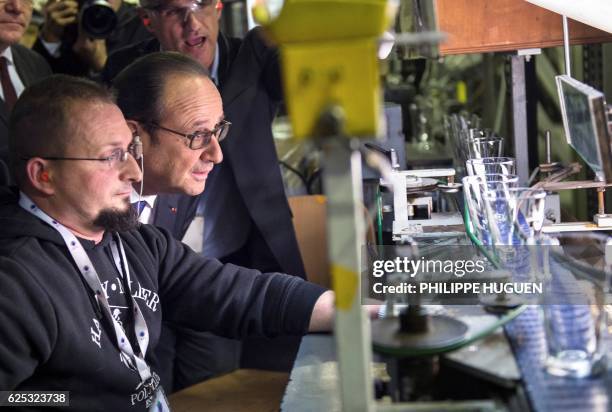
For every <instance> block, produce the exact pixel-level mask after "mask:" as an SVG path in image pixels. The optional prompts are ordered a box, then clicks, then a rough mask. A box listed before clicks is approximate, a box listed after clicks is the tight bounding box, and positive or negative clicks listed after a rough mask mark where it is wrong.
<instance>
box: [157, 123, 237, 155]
mask: <svg viewBox="0 0 612 412" xmlns="http://www.w3.org/2000/svg"><path fill="white" fill-rule="evenodd" d="M145 123H146V124H148V125H149V126H152V127H155V128H157V129H160V130H165V131H166V132H170V133H174V134H176V135H178V136H182V137H184V138H186V139H187V140H189V145H188V146H189V148H190V149H192V150H198V149H202V148H203V147H206V146H208V145H209V144H210V140H211V139H212V137H213V136H215V137H216V138H217V141H218V142H220V141H222V140H223V139H225V137H226V136H227V132H228V131H229V127H230V125H231V123H230V122H228V121H227V120H221V121H220V122H219V123H217V124H216V125H215V127H214V128H213V129H212V130H202V131H197V132H194V133H190V134H187V133H181V132H177V131H176V130H172V129H168V128H167V127H164V126H161V125H159V124H157V123H155V122H145Z"/></svg>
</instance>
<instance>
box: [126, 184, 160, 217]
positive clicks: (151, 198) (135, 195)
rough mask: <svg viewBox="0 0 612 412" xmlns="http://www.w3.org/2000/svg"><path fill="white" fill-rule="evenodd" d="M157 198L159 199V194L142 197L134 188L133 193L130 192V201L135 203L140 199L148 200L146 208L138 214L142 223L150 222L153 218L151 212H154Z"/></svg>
mask: <svg viewBox="0 0 612 412" xmlns="http://www.w3.org/2000/svg"><path fill="white" fill-rule="evenodd" d="M155 199H157V195H149V196H142V197H140V196H139V195H138V193H137V192H136V191H135V190H134V188H132V194H130V203H131V204H134V203H136V202H138V201H144V202H146V204H145V207H144V209H142V212H141V213H140V216H138V221H139V222H140V223H146V224H148V223H149V221H150V220H151V213H152V212H153V206H154V205H155Z"/></svg>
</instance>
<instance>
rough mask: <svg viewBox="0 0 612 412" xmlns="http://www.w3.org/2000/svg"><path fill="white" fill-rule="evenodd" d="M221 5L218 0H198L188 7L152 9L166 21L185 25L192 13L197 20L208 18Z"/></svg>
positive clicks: (158, 7) (159, 7)
mask: <svg viewBox="0 0 612 412" xmlns="http://www.w3.org/2000/svg"><path fill="white" fill-rule="evenodd" d="M220 4H221V3H220V2H219V1H218V0H196V1H193V2H191V3H190V4H189V5H188V6H183V7H181V6H157V7H153V8H151V10H153V11H155V12H157V13H159V15H160V16H161V17H163V18H164V19H168V20H174V21H177V22H181V23H185V22H187V19H188V18H189V15H190V14H191V13H193V15H194V16H195V17H196V18H202V17H206V16H208V15H212V14H213V11H214V10H215V9H218V8H219V5H220Z"/></svg>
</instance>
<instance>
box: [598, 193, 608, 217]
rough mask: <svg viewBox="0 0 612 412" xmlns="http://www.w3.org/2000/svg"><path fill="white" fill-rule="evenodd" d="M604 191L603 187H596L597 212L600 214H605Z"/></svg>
mask: <svg viewBox="0 0 612 412" xmlns="http://www.w3.org/2000/svg"><path fill="white" fill-rule="evenodd" d="M604 193H606V188H605V187H598V188H597V209H598V210H597V213H598V214H600V215H605V214H606V203H605V200H604Z"/></svg>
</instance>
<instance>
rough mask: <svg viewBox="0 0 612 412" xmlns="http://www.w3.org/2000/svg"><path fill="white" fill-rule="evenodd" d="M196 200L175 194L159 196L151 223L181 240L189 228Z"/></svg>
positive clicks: (193, 197) (196, 205)
mask: <svg viewBox="0 0 612 412" xmlns="http://www.w3.org/2000/svg"><path fill="white" fill-rule="evenodd" d="M197 208H198V198H197V197H195V196H183V195H176V194H172V195H170V194H161V195H158V196H157V200H156V201H155V207H154V208H153V215H152V216H151V217H152V220H151V222H152V223H153V224H154V225H155V226H159V227H162V228H164V229H166V230H168V231H169V232H170V233H172V236H174V237H175V238H176V239H179V240H181V239H183V237H184V236H185V232H187V229H188V228H189V225H190V224H191V221H192V220H193V217H194V216H195V213H196V209H197Z"/></svg>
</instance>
